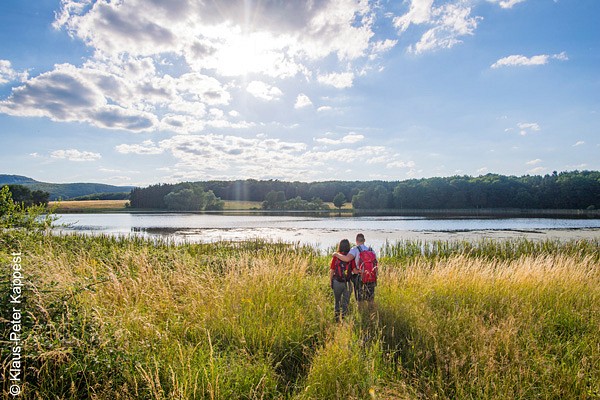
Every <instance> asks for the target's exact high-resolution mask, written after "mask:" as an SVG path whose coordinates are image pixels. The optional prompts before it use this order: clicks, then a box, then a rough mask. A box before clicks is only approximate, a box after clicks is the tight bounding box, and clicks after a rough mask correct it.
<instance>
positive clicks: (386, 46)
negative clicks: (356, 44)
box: [370, 39, 398, 59]
mask: <svg viewBox="0 0 600 400" xmlns="http://www.w3.org/2000/svg"><path fill="white" fill-rule="evenodd" d="M396 44H398V41H397V40H392V39H385V40H381V41H379V42H375V43H373V48H372V49H371V57H370V58H371V59H374V58H376V57H377V56H379V55H381V54H383V53H385V52H387V51H389V50H391V49H392V48H393V47H394V46H395V45H396Z"/></svg>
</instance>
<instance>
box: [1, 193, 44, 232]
mask: <svg viewBox="0 0 600 400" xmlns="http://www.w3.org/2000/svg"><path fill="white" fill-rule="evenodd" d="M55 220H56V217H55V216H54V215H53V214H52V212H49V210H48V209H47V207H46V206H45V205H31V206H26V205H25V204H24V203H15V201H14V200H13V198H12V193H11V190H10V188H9V187H8V186H2V188H1V189H0V229H14V228H25V229H27V230H43V229H46V228H49V227H51V226H52V223H53V222H54V221H55Z"/></svg>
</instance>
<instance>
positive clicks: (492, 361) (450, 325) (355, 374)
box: [0, 231, 600, 399]
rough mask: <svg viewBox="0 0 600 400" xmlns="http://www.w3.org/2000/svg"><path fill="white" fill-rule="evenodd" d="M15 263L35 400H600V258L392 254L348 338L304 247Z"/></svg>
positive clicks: (568, 250)
mask: <svg viewBox="0 0 600 400" xmlns="http://www.w3.org/2000/svg"><path fill="white" fill-rule="evenodd" d="M15 246H18V247H19V248H20V249H21V251H22V252H23V271H24V274H25V275H26V277H27V280H28V286H27V291H26V301H25V304H24V308H25V309H26V317H25V318H24V340H23V347H24V350H23V355H24V365H25V369H24V377H23V378H24V385H23V394H22V397H23V398H27V399H37V398H61V399H62V398H65V399H81V398H89V399H109V398H110V399H138V398H143V399H173V398H175V399H231V398H241V399H258V398H261V399H268V398H282V399H284V398H295V399H317V398H318V399H348V398H355V399H364V398H433V397H437V398H443V399H455V398H459V399H467V398H468V399H471V398H480V399H487V398H583V399H585V398H596V397H598V396H600V383H599V382H600V347H599V345H598V344H599V343H600V288H599V286H598V282H599V281H600V271H599V268H598V260H599V243H598V241H597V240H596V241H587V242H584V241H578V242H566V243H561V242H539V243H538V242H531V241H525V240H523V241H509V242H493V241H482V242H479V243H474V244H469V243H466V242H464V243H462V242H461V243H455V242H433V243H428V242H400V243H397V244H388V245H387V246H386V247H385V248H384V249H382V251H381V264H380V266H381V273H380V279H379V284H378V288H377V294H376V307H374V308H372V309H369V308H365V307H357V306H356V304H354V302H353V303H352V305H351V311H352V312H351V315H350V316H349V317H348V319H347V320H345V321H344V322H343V323H337V322H335V321H334V318H333V304H332V303H333V298H332V294H331V291H330V289H329V287H328V279H327V265H328V262H329V256H328V255H326V254H321V253H319V251H318V250H316V249H314V248H312V247H310V246H302V245H300V244H298V243H273V242H266V241H261V240H253V241H248V242H240V243H234V242H220V243H214V244H192V243H183V244H175V243H173V242H169V241H164V240H154V241H151V240H146V239H140V238H137V237H112V236H83V235H54V234H40V233H31V234H29V235H27V234H23V232H20V233H19V236H18V238H17V239H15V236H14V233H13V232H11V231H4V232H2V233H0V254H1V256H2V257H3V259H5V260H8V259H9V255H10V252H11V251H13V249H14V248H15ZM0 280H1V281H2V287H1V288H0V290H2V294H1V296H0V301H1V303H2V309H3V310H6V309H8V307H9V297H8V291H9V287H8V285H9V283H10V276H9V270H8V269H6V268H3V269H2V275H1V276H0ZM3 317H4V318H6V316H4V315H3ZM9 328H10V327H9V324H8V322H7V321H6V320H5V321H3V322H2V330H3V332H4V334H6V332H7V331H8V329H9ZM3 337H6V336H5V335H4V336H3ZM9 361H10V354H9V351H8V348H7V347H6V346H4V345H3V346H2V362H3V367H2V375H3V376H2V377H3V382H4V384H3V386H2V389H3V397H4V398H10V395H9V394H8V391H7V388H8V386H7V379H6V378H7V376H8V375H7V374H8V366H9Z"/></svg>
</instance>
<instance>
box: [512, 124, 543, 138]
mask: <svg viewBox="0 0 600 400" xmlns="http://www.w3.org/2000/svg"><path fill="white" fill-rule="evenodd" d="M517 127H518V128H519V134H520V135H521V136H525V135H528V134H530V133H532V132H539V131H540V126H539V125H538V123H537V122H520V123H518V124H517Z"/></svg>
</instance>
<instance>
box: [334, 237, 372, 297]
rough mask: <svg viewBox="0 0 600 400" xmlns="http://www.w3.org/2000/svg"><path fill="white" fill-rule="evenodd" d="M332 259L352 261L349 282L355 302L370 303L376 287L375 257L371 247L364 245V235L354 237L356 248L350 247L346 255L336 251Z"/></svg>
mask: <svg viewBox="0 0 600 400" xmlns="http://www.w3.org/2000/svg"><path fill="white" fill-rule="evenodd" d="M333 257H334V258H337V259H339V260H341V261H344V262H352V261H354V264H355V265H354V266H355V268H354V269H353V271H352V276H351V278H350V280H351V281H352V284H353V286H354V296H355V297H356V301H358V302H361V301H367V302H369V303H372V302H373V301H374V300H375V286H377V256H376V255H375V252H374V251H373V249H372V248H371V247H368V246H366V245H365V235H363V234H362V233H359V234H358V235H356V246H354V247H352V249H350V251H349V252H348V254H343V253H342V252H339V251H338V252H335V253H333Z"/></svg>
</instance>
